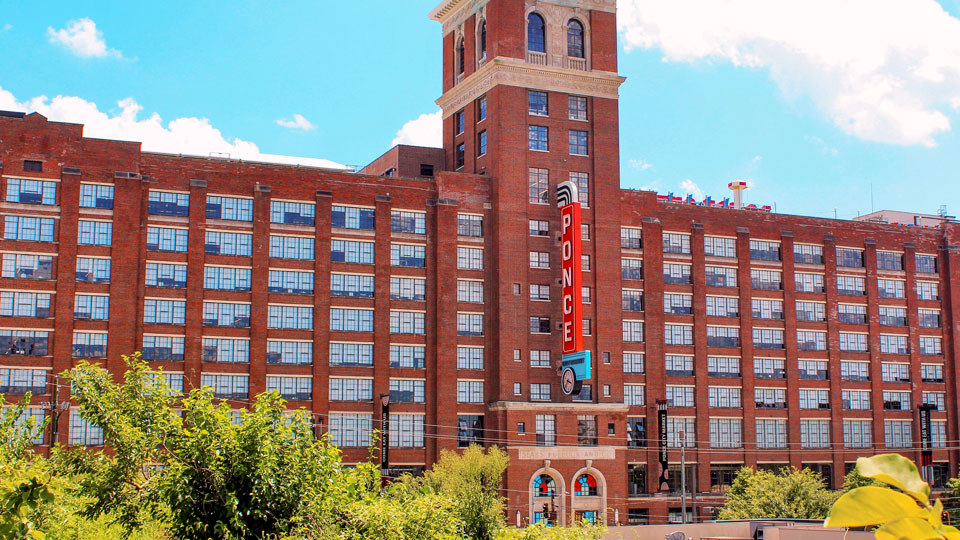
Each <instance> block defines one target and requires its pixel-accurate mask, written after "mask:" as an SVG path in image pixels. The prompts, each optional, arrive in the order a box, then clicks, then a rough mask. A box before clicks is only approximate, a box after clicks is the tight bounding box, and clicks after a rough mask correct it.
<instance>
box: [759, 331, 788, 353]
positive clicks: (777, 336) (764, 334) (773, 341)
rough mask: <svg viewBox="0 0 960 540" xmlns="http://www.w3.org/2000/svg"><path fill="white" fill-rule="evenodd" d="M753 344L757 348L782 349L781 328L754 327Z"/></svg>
mask: <svg viewBox="0 0 960 540" xmlns="http://www.w3.org/2000/svg"><path fill="white" fill-rule="evenodd" d="M753 346H754V347H755V348H757V349H782V348H783V330H781V329H779V328H754V329H753Z"/></svg>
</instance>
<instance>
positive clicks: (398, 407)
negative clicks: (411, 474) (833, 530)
mask: <svg viewBox="0 0 960 540" xmlns="http://www.w3.org/2000/svg"><path fill="white" fill-rule="evenodd" d="M431 16H432V17H433V18H434V19H435V20H437V21H439V22H440V23H442V25H443V48H444V69H443V95H442V97H441V98H440V99H439V100H438V103H439V104H440V106H441V107H442V109H443V118H444V122H443V126H444V147H443V149H442V150H439V149H423V148H415V147H398V148H395V149H393V150H391V151H389V152H388V153H386V154H384V155H383V156H381V157H380V158H378V159H377V160H376V161H375V162H374V163H372V164H371V165H370V166H368V167H366V168H365V169H364V170H363V171H362V172H361V173H356V174H352V173H345V172H342V171H333V170H323V169H314V168H307V167H296V166H287V165H275V164H267V163H252V162H243V161H239V160H231V159H222V158H200V157H186V156H177V155H167V154H157V153H149V152H142V151H141V150H140V145H139V144H137V143H129V142H118V141H105V140H97V139H88V138H84V137H83V136H82V131H83V127H82V126H80V125H73V124H64V123H56V122H49V121H47V120H46V119H45V118H43V117H42V116H40V115H37V114H30V115H22V114H17V113H0V160H2V164H0V176H2V183H0V190H2V193H3V202H0V206H2V214H3V236H2V239H0V252H2V267H0V344H2V351H0V352H2V354H0V392H8V393H11V394H17V393H23V392H24V391H26V390H33V391H34V392H35V394H36V396H35V397H34V398H33V399H34V404H35V405H36V407H35V408H33V409H32V411H33V413H34V414H37V415H40V414H43V407H42V405H41V404H42V403H44V402H50V401H56V400H60V401H63V400H66V399H68V395H69V390H68V389H67V388H64V387H57V386H55V385H52V384H50V383H51V382H55V379H54V377H53V374H55V373H59V372H61V371H63V370H65V369H68V368H69V367H70V366H71V365H73V364H74V363H75V362H77V361H78V360H79V359H80V358H94V359H99V360H101V361H102V362H104V363H105V364H106V365H107V366H108V367H110V368H111V369H116V370H119V369H120V368H121V367H122V363H121V359H120V356H121V355H122V354H127V353H130V352H132V351H136V350H141V351H143V353H144V356H145V357H146V358H147V359H148V360H150V362H151V363H152V364H153V365H155V366H157V367H161V366H162V367H163V369H164V372H165V373H166V374H167V375H166V377H167V380H168V381H169V382H170V384H171V385H173V386H174V387H176V388H183V389H189V388H191V387H196V386H200V385H208V386H211V387H213V388H214V389H215V391H216V392H217V395H218V396H220V397H222V398H224V399H229V400H231V401H232V402H233V404H234V405H235V407H236V408H238V409H239V408H242V407H243V406H244V405H245V404H246V403H248V402H249V400H250V399H252V398H253V397H254V396H255V395H256V394H258V393H261V392H264V391H267V390H274V389H276V390H279V391H280V392H281V394H283V395H284V396H285V397H287V398H288V399H289V400H290V406H291V407H293V408H298V407H306V408H308V409H310V410H311V411H312V412H313V413H314V414H315V415H316V419H317V423H318V425H319V429H321V430H322V431H324V432H329V433H330V435H331V438H332V439H333V440H334V441H335V442H336V443H337V444H339V445H340V446H341V447H343V449H344V452H345V459H346V460H347V461H358V460H361V459H365V457H366V446H367V444H368V435H369V433H370V431H371V430H372V429H377V428H379V426H380V422H379V419H380V414H381V405H380V399H379V398H380V396H381V395H389V396H390V398H391V403H390V415H391V417H390V418H391V422H390V445H391V447H392V449H391V452H390V463H391V466H392V467H393V468H395V469H398V470H418V469H421V468H423V467H427V466H429V465H430V463H432V462H433V461H434V460H435V459H436V458H437V456H438V454H439V452H440V451H441V450H442V449H445V448H448V449H452V448H457V447H458V446H464V445H466V444H468V443H470V442H482V443H484V444H498V445H500V446H503V447H506V449H507V450H508V452H509V454H510V456H511V459H512V461H511V466H510V468H509V470H508V471H507V474H506V478H505V480H506V490H505V494H506V495H507V497H508V501H509V510H508V514H509V518H510V520H511V522H512V521H513V520H514V519H520V520H522V521H534V520H538V519H544V518H551V516H550V515H549V514H550V513H551V512H555V513H556V519H558V520H560V521H561V522H565V523H568V522H570V520H571V519H573V518H574V517H583V518H587V519H603V520H605V521H607V522H615V521H619V522H622V523H641V522H646V521H649V522H652V523H659V522H665V521H667V520H668V519H674V518H676V517H678V516H679V511H680V510H679V509H680V497H679V480H678V477H679V475H678V474H676V473H677V472H679V462H680V451H679V445H680V440H679V434H680V432H684V434H685V441H684V444H685V445H686V450H685V458H686V463H687V465H688V474H687V485H688V491H690V492H691V497H688V499H687V501H688V507H689V508H690V509H691V512H692V513H693V515H695V516H696V517H697V518H702V517H711V516H712V514H711V511H712V508H713V507H716V506H717V505H718V504H719V503H720V502H721V501H722V495H721V493H722V492H723V491H724V490H725V489H726V486H728V485H729V483H730V481H731V479H732V477H733V475H734V474H735V472H736V470H737V469H738V468H739V467H740V466H741V465H748V466H757V467H777V466H781V465H794V466H800V465H806V466H809V467H812V468H814V469H816V470H818V471H820V472H821V473H822V474H823V475H824V476H825V477H826V478H827V479H828V481H829V482H830V483H831V484H832V485H834V486H839V485H840V483H841V482H842V476H843V473H844V472H845V470H846V469H847V468H848V467H849V466H850V464H851V463H852V462H853V461H855V459H856V457H857V456H860V455H868V454H872V453H875V452H887V451H897V452H902V453H904V454H905V455H907V456H909V457H911V458H913V459H916V460H918V461H919V460H920V448H919V447H920V441H921V437H920V427H921V426H920V422H919V419H918V412H917V406H918V405H920V404H924V403H930V404H933V405H935V407H936V409H935V410H934V411H933V412H932V413H931V415H932V423H931V428H932V429H931V433H930V438H929V440H930V442H931V444H932V446H933V447H934V448H933V470H932V475H933V478H932V480H933V481H934V482H935V483H938V484H942V483H943V482H944V480H945V478H946V477H948V476H953V475H956V474H957V461H958V457H960V456H958V452H957V448H958V446H957V444H956V441H957V440H958V438H960V437H958V425H957V417H956V415H952V414H948V413H947V411H956V410H957V401H956V399H957V397H956V396H957V392H956V382H957V380H958V372H957V359H958V357H957V345H956V343H957V339H958V338H960V327H958V325H957V322H956V318H957V315H958V308H957V307H956V304H955V303H956V301H957V300H956V299H957V298H958V297H960V296H958V295H960V283H958V277H960V225H957V224H955V223H946V222H945V223H942V224H941V225H940V226H939V227H938V228H917V227H905V226H899V225H886V224H878V223H868V222H852V221H837V220H828V219H819V218H810V217H800V216H788V215H779V214H773V213H769V212H763V211H749V210H746V209H739V208H718V207H715V206H711V205H692V204H684V203H682V202H679V201H666V200H665V199H664V198H658V197H657V195H656V194H655V193H651V192H642V191H631V190H622V189H621V188H620V184H619V177H618V171H619V153H618V146H619V141H618V134H619V126H618V105H617V89H618V86H619V85H620V84H621V83H622V81H623V79H622V78H620V77H619V76H618V75H617V63H616V59H617V50H616V16H615V1H614V0H579V1H570V0H562V1H561V0H555V1H549V0H540V1H532V0H529V1H521V0H489V1H487V2H482V1H475V2H469V1H467V0H448V1H446V2H444V3H443V4H441V5H440V6H439V7H437V9H435V10H434V12H433V13H432V14H431ZM566 180H572V181H574V182H575V183H576V184H577V185H578V186H579V188H580V202H581V204H582V206H583V227H582V242H583V254H584V256H583V270H584V272H583V285H584V298H585V305H584V323H585V324H584V334H585V337H584V341H585V344H586V347H587V349H589V350H590V351H592V353H593V358H594V366H593V376H592V378H591V380H589V381H586V384H584V388H583V390H582V391H581V393H580V394H578V395H575V396H566V395H564V394H563V393H562V392H561V391H560V388H559V378H558V373H557V368H558V366H559V362H560V340H559V333H558V324H559V321H560V306H559V289H560V285H559V277H560V275H559V259H560V253H559V250H558V246H559V239H558V225H559V224H558V218H559V211H558V210H557V207H556V195H555V189H556V185H557V184H558V183H559V182H561V181H566ZM54 389H56V391H57V394H56V395H54V394H53V392H54ZM658 401H665V402H666V403H667V415H668V416H667V422H666V426H665V427H666V434H667V441H668V446H669V451H668V461H669V463H670V469H671V471H672V472H673V473H674V474H671V475H670V481H669V487H668V488H667V489H665V490H663V491H662V493H661V490H660V486H659V485H658V477H659V475H660V465H659V455H658V454H659V452H658V448H659V439H658V430H659V426H658V417H657V407H658V405H657V404H658ZM58 431H59V434H58V439H59V440H60V442H64V443H70V444H92V445H96V444H101V443H102V437H101V435H100V434H99V432H98V430H97V428H96V427H95V426H90V425H87V424H86V423H85V422H84V421H83V420H82V419H81V418H79V417H78V416H77V415H76V414H64V415H62V416H61V418H60V422H59V425H58ZM50 438H51V434H50V433H49V432H48V433H47V434H46V435H45V437H44V440H42V441H38V443H40V444H43V445H49V444H50V442H51V440H50ZM544 505H546V507H545V506H544ZM545 509H546V512H547V513H546V514H545V513H544V512H545Z"/></svg>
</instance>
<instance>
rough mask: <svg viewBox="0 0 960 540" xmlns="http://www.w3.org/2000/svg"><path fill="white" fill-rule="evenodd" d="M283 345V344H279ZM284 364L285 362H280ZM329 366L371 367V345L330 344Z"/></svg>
mask: <svg viewBox="0 0 960 540" xmlns="http://www.w3.org/2000/svg"><path fill="white" fill-rule="evenodd" d="M281 343H283V342H281ZM283 345H284V349H283V351H282V352H283V353H284V356H283V357H282V358H285V357H286V348H287V346H286V343H283ZM392 353H393V351H392V349H391V364H392V363H393V357H392ZM280 363H285V362H282V361H281V362H280ZM330 365H331V366H372V365H373V344H372V343H341V342H330Z"/></svg>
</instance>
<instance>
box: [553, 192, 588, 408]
mask: <svg viewBox="0 0 960 540" xmlns="http://www.w3.org/2000/svg"><path fill="white" fill-rule="evenodd" d="M557 206H559V207H560V272H561V280H560V283H561V286H562V287H561V289H562V290H561V295H560V304H561V308H562V311H563V324H562V326H561V330H560V336H561V338H562V341H563V359H562V366H561V373H560V388H561V389H562V390H563V393H564V394H567V395H571V394H576V393H579V392H580V388H581V387H582V386H583V381H585V380H587V379H589V378H590V376H591V366H590V351H585V350H583V274H582V268H581V255H582V251H583V246H582V240H581V237H580V197H579V194H578V192H577V185H576V184H574V183H573V182H570V181H567V182H561V183H560V185H559V186H557Z"/></svg>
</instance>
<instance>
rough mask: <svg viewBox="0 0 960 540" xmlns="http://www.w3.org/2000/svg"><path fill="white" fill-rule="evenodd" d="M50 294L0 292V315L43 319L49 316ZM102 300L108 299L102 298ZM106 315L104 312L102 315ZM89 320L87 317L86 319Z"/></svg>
mask: <svg viewBox="0 0 960 540" xmlns="http://www.w3.org/2000/svg"><path fill="white" fill-rule="evenodd" d="M51 297H52V295H51V294H50V293H34V292H26V291H0V315H2V316H4V317H39V318H41V319H45V318H47V317H49V316H50V299H51ZM103 298H107V299H109V297H106V296H104V297H103ZM103 315H104V316H105V315H106V312H104V313H103ZM88 318H89V317H88Z"/></svg>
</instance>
